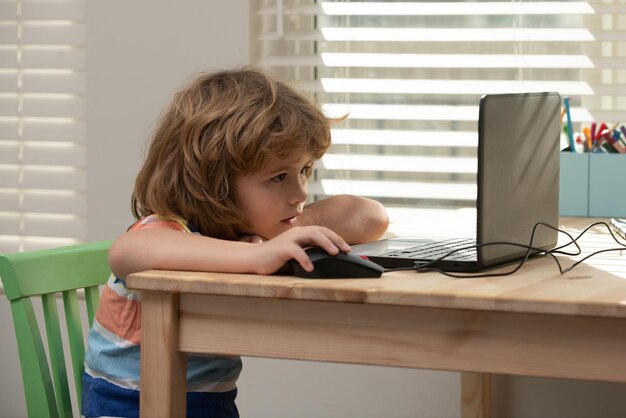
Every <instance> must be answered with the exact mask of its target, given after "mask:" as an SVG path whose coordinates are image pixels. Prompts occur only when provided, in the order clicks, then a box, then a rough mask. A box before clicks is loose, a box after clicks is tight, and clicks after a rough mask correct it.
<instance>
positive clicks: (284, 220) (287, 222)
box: [280, 214, 299, 225]
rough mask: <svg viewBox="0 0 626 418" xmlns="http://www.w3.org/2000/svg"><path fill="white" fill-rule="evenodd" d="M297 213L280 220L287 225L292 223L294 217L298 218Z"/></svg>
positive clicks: (294, 219) (294, 220)
mask: <svg viewBox="0 0 626 418" xmlns="http://www.w3.org/2000/svg"><path fill="white" fill-rule="evenodd" d="M298 215H299V214H298ZM298 215H295V216H292V217H290V218H285V219H282V220H281V221H280V222H281V223H283V224H287V225H293V224H295V223H296V219H297V218H298Z"/></svg>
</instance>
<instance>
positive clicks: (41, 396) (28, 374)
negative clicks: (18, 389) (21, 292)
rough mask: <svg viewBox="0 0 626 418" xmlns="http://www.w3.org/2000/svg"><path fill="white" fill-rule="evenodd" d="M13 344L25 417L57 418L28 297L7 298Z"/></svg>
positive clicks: (39, 339) (41, 342) (44, 358)
mask: <svg viewBox="0 0 626 418" xmlns="http://www.w3.org/2000/svg"><path fill="white" fill-rule="evenodd" d="M11 313H12V315H13V324H14V325H15V336H16V339H17V348H18V352H19V355H20V366H21V368H22V382H23V384H24V396H25V397H26V408H27V411H28V416H29V417H38V418H39V417H40V418H58V416H59V415H58V412H57V407H56V402H55V400H54V391H53V389H52V378H51V377H50V370H49V369H48V363H47V360H46V353H45V350H44V348H43V341H42V339H41V334H40V332H39V327H38V325H37V318H36V316H35V311H34V309H33V304H32V302H31V301H30V299H16V300H12V301H11Z"/></svg>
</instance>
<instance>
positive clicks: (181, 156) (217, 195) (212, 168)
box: [132, 68, 334, 239]
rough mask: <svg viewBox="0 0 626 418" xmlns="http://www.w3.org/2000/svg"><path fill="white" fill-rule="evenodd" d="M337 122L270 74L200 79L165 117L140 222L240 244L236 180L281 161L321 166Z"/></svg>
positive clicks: (136, 201)
mask: <svg viewBox="0 0 626 418" xmlns="http://www.w3.org/2000/svg"><path fill="white" fill-rule="evenodd" d="M333 121H334V119H330V118H327V117H326V116H325V115H324V114H323V113H322V112H321V110H320V109H319V107H318V106H316V105H315V104H314V103H312V102H311V101H310V100H308V99H307V98H306V97H305V96H303V95H302V94H300V93H298V92H296V91H295V90H294V89H292V88H291V87H289V86H288V85H287V84H285V83H283V82H281V81H278V80H276V79H275V78H273V77H272V76H270V75H269V74H268V73H266V72H263V71H260V70H257V69H252V68H242V69H236V70H228V71H217V72H210V73H203V74H200V75H198V76H196V77H195V78H194V79H193V80H192V81H191V82H190V83H189V84H188V85H187V86H185V87H184V88H183V89H182V90H181V91H179V92H178V93H176V94H175V96H174V98H173V100H172V102H171V103H170V104H169V106H168V107H167V108H166V109H165V111H164V112H163V113H162V114H161V117H160V119H159V121H158V123H157V127H156V130H155V132H154V135H153V137H152V140H151V143H150V147H149V149H148V153H147V156H146V159H145V162H144V164H143V167H142V168H141V170H140V172H139V174H138V175H137V179H136V181H135V187H134V190H133V195H132V210H133V214H134V215H135V217H136V218H141V217H144V216H147V215H150V214H153V213H157V214H159V215H165V216H177V217H180V218H183V219H185V220H187V221H189V222H191V223H192V224H193V225H195V226H196V227H197V228H198V229H199V230H200V233H201V234H203V235H207V236H211V237H215V238H221V239H235V238H236V234H237V230H238V229H239V228H240V227H241V226H242V225H243V223H244V219H243V215H242V213H241V211H240V210H239V208H238V207H237V202H236V201H235V198H234V192H233V190H232V187H231V186H232V185H233V181H234V178H235V176H237V175H246V174H250V173H255V172H258V171H260V170H261V169H262V168H263V167H264V166H265V165H266V164H267V162H268V161H269V160H270V159H273V158H281V157H287V156H290V155H307V156H310V157H311V159H312V160H317V159H319V158H321V157H322V155H323V154H324V153H325V152H326V150H327V149H328V147H329V146H330V123H331V122H333Z"/></svg>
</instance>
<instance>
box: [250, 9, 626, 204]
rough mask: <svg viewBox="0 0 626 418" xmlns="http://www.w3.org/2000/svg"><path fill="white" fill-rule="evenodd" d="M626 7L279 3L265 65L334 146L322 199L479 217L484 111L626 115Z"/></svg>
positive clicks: (268, 19) (321, 184)
mask: <svg viewBox="0 0 626 418" xmlns="http://www.w3.org/2000/svg"><path fill="white" fill-rule="evenodd" d="M625 10H626V5H624V4H623V3H622V4H619V3H615V4H613V3H607V2H600V1H596V0H591V1H589V2H584V1H543V2H539V1H510V2H500V1H465V2H457V1H439V2H424V1H412V2H411V1H403V2H394V1H386V2H370V1H321V2H316V1H310V0H266V1H264V2H262V3H261V4H260V6H259V7H258V18H257V23H258V46H259V48H258V51H259V52H258V54H259V55H258V57H257V60H256V62H257V63H258V64H259V65H261V66H263V67H266V68H268V69H270V70H272V71H273V72H276V73H278V74H279V75H280V76H282V77H283V78H284V79H286V80H291V81H293V83H294V84H295V85H296V86H299V87H301V88H302V89H305V90H307V91H309V92H310V93H311V94H312V95H314V96H315V98H316V99H317V100H318V101H319V102H320V103H322V105H323V108H324V109H325V111H326V113H327V114H329V115H331V116H337V115H342V114H346V113H347V114H348V115H349V116H348V119H347V120H346V121H344V122H342V123H341V124H339V125H337V126H335V127H334V128H333V129H332V138H333V144H334V145H333V146H332V148H331V149H330V150H329V152H328V154H327V155H326V156H324V157H323V159H322V160H321V162H320V163H319V164H318V167H317V171H316V173H315V177H314V180H313V182H312V184H311V187H310V190H311V191H312V193H314V194H315V197H322V196H326V195H333V194H338V193H355V194H359V195H364V196H369V197H372V198H376V199H378V200H380V201H381V202H383V203H385V204H386V206H387V207H388V209H390V212H393V211H394V209H397V210H403V208H405V209H406V208H415V207H420V208H451V209H454V208H471V207H475V199H476V146H477V119H478V102H479V99H480V96H481V95H482V94H486V93H507V92H525V91H558V92H559V93H561V95H564V96H570V98H571V103H572V106H573V107H572V118H573V120H574V123H575V126H577V127H578V128H580V124H581V123H589V122H590V121H591V120H592V119H597V120H602V121H606V122H618V121H620V120H623V119H625V118H624V116H623V113H624V106H625V103H624V95H625V94H624V91H625V90H626V88H625V87H623V84H624V83H623V81H624V80H623V79H624V77H625V74H624V67H625V64H624V60H623V57H624V54H625V51H624V46H625V44H624V40H623V39H624V37H625V36H626V35H625V32H624V31H623V30H619V28H623V27H626V25H625V24H624V21H623V20H624V17H625V13H624V12H625Z"/></svg>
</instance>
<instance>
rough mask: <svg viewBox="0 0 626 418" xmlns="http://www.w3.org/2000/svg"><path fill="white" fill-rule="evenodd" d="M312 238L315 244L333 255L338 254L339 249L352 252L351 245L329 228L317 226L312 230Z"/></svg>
mask: <svg viewBox="0 0 626 418" xmlns="http://www.w3.org/2000/svg"><path fill="white" fill-rule="evenodd" d="M311 240H312V241H313V242H312V243H313V244H315V245H317V246H319V247H321V248H323V249H324V250H325V251H326V252H327V253H329V254H332V255H336V254H337V253H338V252H339V251H343V252H346V253H347V252H350V246H349V245H348V244H347V243H346V242H345V241H344V240H343V238H341V237H340V236H339V235H338V234H336V233H335V232H333V231H332V230H330V229H328V228H317V229H316V230H315V231H312V235H311Z"/></svg>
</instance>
